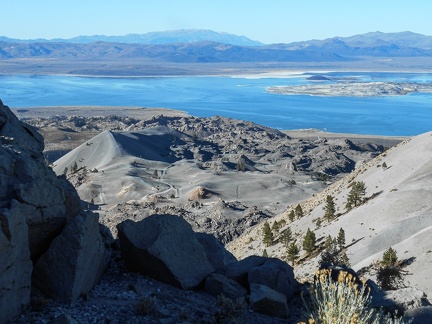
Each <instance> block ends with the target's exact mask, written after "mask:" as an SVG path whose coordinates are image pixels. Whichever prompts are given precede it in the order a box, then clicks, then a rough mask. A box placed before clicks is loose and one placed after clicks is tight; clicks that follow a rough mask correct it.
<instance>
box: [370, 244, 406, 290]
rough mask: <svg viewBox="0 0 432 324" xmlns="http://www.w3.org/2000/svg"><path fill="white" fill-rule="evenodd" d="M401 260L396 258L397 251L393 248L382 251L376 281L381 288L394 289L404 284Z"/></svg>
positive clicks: (404, 273)
mask: <svg viewBox="0 0 432 324" xmlns="http://www.w3.org/2000/svg"><path fill="white" fill-rule="evenodd" d="M405 275H406V272H405V271H403V270H402V262H400V261H399V260H398V257H397V253H396V251H395V250H394V249H393V248H391V247H390V248H388V249H387V250H386V251H385V252H384V253H383V258H382V261H381V262H380V265H379V267H378V270H377V282H378V285H379V286H380V287H381V289H383V290H394V289H399V288H402V287H403V286H404V276H405Z"/></svg>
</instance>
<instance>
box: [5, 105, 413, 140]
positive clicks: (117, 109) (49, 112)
mask: <svg viewBox="0 0 432 324" xmlns="http://www.w3.org/2000/svg"><path fill="white" fill-rule="evenodd" d="M11 110H12V111H13V113H14V114H15V115H16V116H17V117H18V118H19V119H24V120H25V119H28V118H48V117H53V116H68V117H69V116H76V115H77V112H79V113H80V114H79V116H83V117H92V116H110V115H120V116H129V117H133V118H137V119H148V118H151V117H152V116H157V115H164V116H167V117H173V116H180V117H186V116H192V115H190V114H188V113H187V112H185V111H182V110H176V109H171V108H159V107H140V106H43V107H40V106H39V107H25V108H11ZM83 112H85V114H83ZM269 128H272V127H269ZM279 131H281V132H282V133H285V134H287V135H288V136H290V137H294V138H307V139H317V140H319V139H321V138H322V137H324V138H347V139H354V140H362V139H370V140H379V141H381V140H384V141H402V140H404V139H407V138H410V137H412V136H399V135H396V136H391V135H374V134H356V133H334V132H327V131H324V130H319V129H315V128H307V129H286V130H279Z"/></svg>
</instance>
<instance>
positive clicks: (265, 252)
mask: <svg viewBox="0 0 432 324" xmlns="http://www.w3.org/2000/svg"><path fill="white" fill-rule="evenodd" d="M262 256H263V257H265V258H268V253H267V250H266V249H264V251H263V254H262Z"/></svg>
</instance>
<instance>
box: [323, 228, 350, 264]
mask: <svg viewBox="0 0 432 324" xmlns="http://www.w3.org/2000/svg"><path fill="white" fill-rule="evenodd" d="M338 246H339V247H338ZM320 263H321V264H324V263H330V264H333V265H339V266H347V267H350V262H349V258H348V256H347V254H346V252H345V251H344V250H343V249H342V248H340V244H338V240H337V239H336V238H332V237H331V236H330V235H329V236H327V237H326V240H325V251H324V252H323V253H322V254H321V260H320Z"/></svg>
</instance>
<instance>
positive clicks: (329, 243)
mask: <svg viewBox="0 0 432 324" xmlns="http://www.w3.org/2000/svg"><path fill="white" fill-rule="evenodd" d="M332 242H333V240H332V237H331V236H330V235H328V236H327V237H326V239H325V242H324V247H325V250H326V252H331V250H332Z"/></svg>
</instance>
